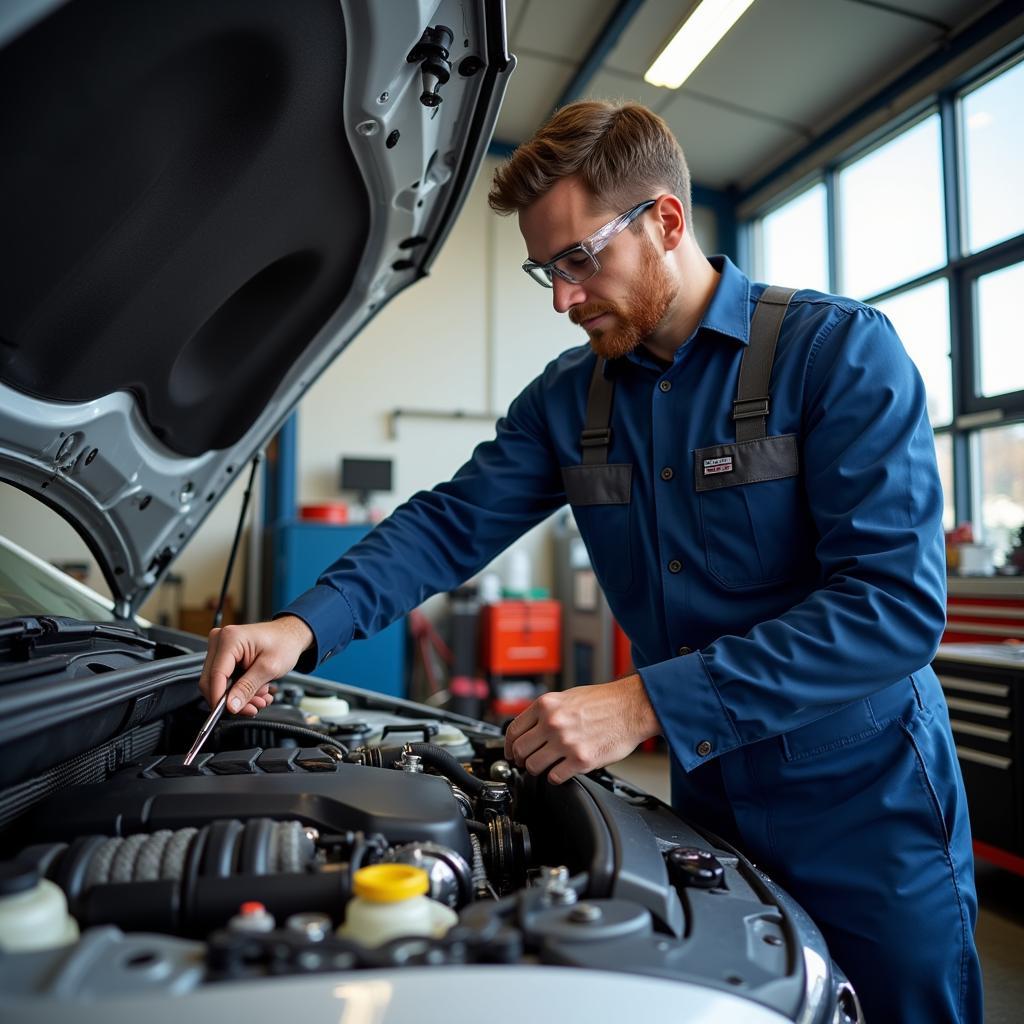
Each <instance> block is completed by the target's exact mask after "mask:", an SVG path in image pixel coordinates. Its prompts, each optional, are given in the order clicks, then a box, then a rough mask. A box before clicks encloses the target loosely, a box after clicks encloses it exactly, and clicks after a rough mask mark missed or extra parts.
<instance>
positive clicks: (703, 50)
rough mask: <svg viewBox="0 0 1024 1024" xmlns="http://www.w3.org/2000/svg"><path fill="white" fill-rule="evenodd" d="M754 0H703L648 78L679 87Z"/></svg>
mask: <svg viewBox="0 0 1024 1024" xmlns="http://www.w3.org/2000/svg"><path fill="white" fill-rule="evenodd" d="M753 2H754V0H702V2H701V3H700V4H698V5H697V9H696V10H695V11H694V12H693V13H692V14H691V15H690V16H689V17H688V18H687V19H686V21H684V22H683V27H682V28H681V29H680V30H679V31H678V32H677V33H676V34H675V35H674V36H673V37H672V39H671V41H670V42H669V44H668V46H666V47H665V49H664V50H662V51H661V53H659V54H658V59H657V60H656V61H655V62H654V63H653V64H652V65H651V66H650V67H649V68H648V69H647V74H645V75H644V81H645V82H649V83H650V84H651V85H664V86H666V87H668V88H669V89H678V88H679V86H681V85H682V84H683V82H685V81H686V79H687V78H689V77H690V75H691V74H693V72H694V71H695V70H696V68H697V66H698V65H699V64H700V62H701V61H702V60H703V59H704V58H705V57H706V56H707V55H708V54H709V53H710V52H711V51H712V50H713V49H714V48H715V47H716V46H717V45H718V43H719V40H720V39H721V38H722V36H724V35H725V33H726V32H728V31H729V29H731V28H732V27H733V25H735V24H736V22H737V21H739V19H740V17H741V16H742V14H743V12H744V11H745V10H746V9H747V8H748V7H749V6H750V5H751V4H752V3H753Z"/></svg>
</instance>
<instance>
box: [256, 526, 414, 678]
mask: <svg viewBox="0 0 1024 1024" xmlns="http://www.w3.org/2000/svg"><path fill="white" fill-rule="evenodd" d="M370 529H371V527H370V526H367V525H364V524H359V525H352V526H331V525H327V524H325V523H305V522H301V521H296V522H289V523H283V524H281V525H279V526H275V527H273V528H272V529H271V530H269V531H268V533H269V536H268V540H269V545H268V546H269V549H270V552H271V565H272V566H273V578H272V582H271V594H270V597H271V602H270V603H271V606H272V607H271V611H277V610H278V609H280V608H282V607H283V606H284V605H286V604H287V603H288V602H289V601H292V600H294V599H295V598H296V597H298V596H299V594H301V593H302V592H303V591H304V590H308V589H309V588H310V587H312V586H313V585H314V584H315V583H316V579H317V577H318V576H319V575H320V573H321V572H322V571H323V570H324V569H325V568H326V567H327V566H328V565H330V564H331V563H332V562H334V561H335V560H337V559H338V558H339V557H341V555H342V554H343V553H344V552H345V551H347V550H348V549H349V548H350V547H352V545H353V544H355V543H356V542H357V541H359V540H361V539H362V538H363V537H365V536H366V534H368V533H369V532H370ZM405 632H406V627H405V619H404V618H402V619H399V621H398V622H394V623H392V624H391V625H390V626H388V628H387V629H385V630H383V631H382V632H380V633H378V634H377V635H376V636H374V637H371V638H370V639H369V640H355V641H353V642H352V643H351V644H349V646H348V647H347V648H346V649H345V650H344V651H342V652H341V653H340V654H336V655H335V656H334V657H333V658H330V659H329V660H328V661H326V662H325V663H324V664H323V665H321V666H320V667H319V668H318V669H317V670H316V671H315V672H314V673H313V674H314V675H316V676H320V677H321V678H323V679H333V680H335V681H336V682H340V683H349V684H351V685H353V686H364V687H366V689H368V690H376V691H377V692H378V693H385V694H388V695H389V696H394V697H404V696H405Z"/></svg>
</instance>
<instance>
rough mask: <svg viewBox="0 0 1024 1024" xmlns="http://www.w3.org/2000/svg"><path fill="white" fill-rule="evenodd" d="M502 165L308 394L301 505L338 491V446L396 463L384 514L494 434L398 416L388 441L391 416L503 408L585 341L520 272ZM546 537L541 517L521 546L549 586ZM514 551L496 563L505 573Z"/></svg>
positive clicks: (470, 423)
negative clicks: (496, 188) (497, 203)
mask: <svg viewBox="0 0 1024 1024" xmlns="http://www.w3.org/2000/svg"><path fill="white" fill-rule="evenodd" d="M495 166H496V165H495V163H494V162H493V161H488V162H487V163H486V164H485V166H484V168H483V170H482V171H481V173H480V176H479V178H478V179H477V181H476V184H475V185H474V188H473V190H472V192H471V194H470V196H469V197H468V199H467V202H466V205H465V207H464V209H463V212H462V215H461V216H460V218H459V220H458V222H457V223H456V225H455V228H454V230H453V231H452V233H451V235H450V236H449V238H448V241H447V243H446V244H445V246H444V248H443V249H442V251H441V254H440V256H439V257H438V259H437V260H436V262H435V263H434V266H433V269H432V271H431V274H430V277H428V278H427V279H425V280H423V281H420V282H419V283H418V284H416V285H414V286H413V287H412V288H410V289H408V290H407V291H405V292H403V293H402V294H401V295H399V296H398V297H397V298H396V299H395V300H394V301H393V302H392V303H391V304H390V305H389V306H388V307H387V308H386V309H384V310H383V311H382V312H381V313H380V314H379V315H378V316H377V317H376V319H375V320H374V321H373V322H372V323H371V324H370V325H369V327H367V328H366V330H364V332H363V333H362V334H361V335H360V336H359V337H358V338H356V340H355V341H354V342H352V344H351V345H349V347H348V348H347V349H346V350H345V352H344V353H343V354H342V356H341V357H340V358H339V359H338V360H337V361H336V362H335V363H334V365H333V366H331V368H330V369H329V370H328V371H327V372H326V373H325V374H324V375H323V376H322V377H321V378H320V380H319V381H318V382H317V383H316V384H315V385H314V386H313V387H312V388H311V389H310V391H309V393H308V394H307V395H306V397H305V398H304V399H303V401H302V405H301V406H300V409H299V441H298V446H299V481H298V492H299V500H300V502H315V501H321V500H330V499H337V498H338V492H337V479H338V467H339V460H340V457H341V456H342V455H350V456H365V457H371V458H390V459H393V460H394V493H392V494H390V495H379V496H377V499H376V501H375V504H377V505H379V506H380V507H381V508H382V509H383V510H384V511H390V510H391V509H392V508H394V507H395V506H396V505H398V504H399V503H400V502H402V501H404V500H405V499H406V498H407V497H408V496H409V495H411V494H413V493H414V492H415V491H417V490H421V489H423V488H429V487H431V486H433V485H434V484H435V483H438V482H439V481H441V480H445V479H447V478H448V477H450V476H451V474H452V473H453V472H454V471H455V470H456V469H458V468H459V466H460V465H462V463H463V462H464V461H465V460H466V458H468V456H469V454H470V453H471V452H472V450H473V447H474V445H476V444H477V443H478V442H480V441H483V440H486V439H488V438H490V437H493V436H494V424H493V422H492V421H486V422H481V421H475V420H463V421H460V420H457V419H450V420H433V419H417V418H412V417H410V418H408V419H406V418H401V419H399V421H398V427H397V437H396V438H395V439H391V438H390V437H389V436H388V413H389V412H390V411H391V410H393V409H396V408H417V409H429V410H436V411H451V412H454V411H455V410H462V411H465V412H475V413H481V412H483V413H495V414H500V413H502V412H504V410H505V409H506V407H507V406H508V404H509V402H510V401H511V400H512V399H513V398H514V397H515V396H516V395H517V394H518V393H519V391H520V390H521V389H522V388H523V387H524V386H525V385H526V384H527V383H528V382H529V381H530V380H531V379H532V378H533V377H535V376H536V375H537V374H538V373H539V372H540V371H541V370H542V369H543V368H544V366H545V364H546V363H547V362H548V361H549V360H550V359H552V358H553V357H554V356H556V355H557V354H558V353H559V352H561V351H563V350H564V349H566V348H568V347H569V346H571V345H574V344H579V343H580V342H581V341H582V340H583V336H582V334H581V333H580V331H579V329H578V328H574V327H573V326H572V325H571V324H569V323H568V321H567V320H566V319H565V318H564V317H559V316H556V315H555V314H554V313H553V311H552V309H551V304H550V295H551V293H550V292H548V291H546V290H544V289H541V288H538V287H537V285H536V284H534V283H533V282H531V281H530V280H529V278H527V276H526V275H525V274H524V273H523V272H522V270H521V269H520V267H521V264H522V262H523V260H524V259H525V255H526V253H525V247H524V245H523V240H522V236H521V235H520V234H519V230H518V227H517V226H516V219H515V218H514V217H512V218H503V217H497V216H495V215H494V214H493V213H491V211H490V210H489V209H488V207H487V191H488V188H489V187H490V179H491V174H492V173H493V169H494V167H495ZM546 537H547V526H546V524H542V525H541V526H540V527H538V528H537V529H535V530H533V531H531V533H530V534H529V535H527V537H525V538H524V539H523V540H522V541H520V542H519V544H518V545H517V546H525V548H526V549H527V550H528V552H529V553H530V555H531V558H532V559H533V562H534V567H535V568H534V576H533V581H534V583H535V585H538V586H548V587H550V586H551V585H552V582H553V580H552V573H551V565H550V559H549V557H548V551H547V544H546ZM508 557H509V554H508V553H506V554H505V555H504V556H502V557H500V558H499V559H498V560H497V561H496V563H495V566H494V568H495V569H496V570H497V571H498V572H502V571H503V570H504V566H505V563H506V561H507V559H508Z"/></svg>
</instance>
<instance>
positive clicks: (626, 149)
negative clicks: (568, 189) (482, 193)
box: [487, 100, 691, 225]
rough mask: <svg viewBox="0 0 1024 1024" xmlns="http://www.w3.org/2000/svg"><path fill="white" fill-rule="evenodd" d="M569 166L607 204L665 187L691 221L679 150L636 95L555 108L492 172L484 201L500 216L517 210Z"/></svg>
mask: <svg viewBox="0 0 1024 1024" xmlns="http://www.w3.org/2000/svg"><path fill="white" fill-rule="evenodd" d="M572 174H577V175H579V177H580V180H581V181H582V182H583V184H584V185H585V186H586V187H587V189H588V190H589V191H590V192H591V193H592V194H593V195H594V197H595V199H596V200H597V202H598V205H599V206H601V207H602V208H605V209H607V210H625V209H627V208H628V207H629V206H631V205H633V204H634V203H638V202H642V201H643V200H644V199H651V198H653V197H654V196H655V195H656V194H657V193H658V192H665V191H668V192H671V193H672V194H673V195H675V196H676V197H678V199H679V201H680V202H681V203H682V204H683V213H684V214H685V215H686V223H687V225H689V224H690V223H691V219H690V218H691V201H690V169H689V168H688V167H687V166H686V157H684V156H683V151H682V148H681V147H680V145H679V143H678V142H677V141H676V138H675V136H674V135H673V134H672V132H671V131H670V130H669V127H668V125H667V124H665V122H664V121H663V120H662V119H661V118H660V117H658V115H657V114H655V113H653V112H652V111H650V110H648V109H647V108H646V107H643V106H641V105H640V104H638V103H612V102H609V101H608V100H581V101H580V102H579V103H570V104H569V105H568V106H566V107H562V108H561V109H560V110H557V111H555V113H554V114H552V116H551V117H550V119H549V120H548V121H547V123H546V124H544V125H543V126H542V127H541V128H540V129H539V130H538V131H537V133H536V134H535V135H534V136H533V138H532V139H530V141H529V142H524V143H523V144H522V145H521V146H518V147H517V148H516V150H515V151H514V152H513V153H512V155H511V156H510V157H509V158H508V159H507V160H506V161H505V162H504V163H503V164H502V165H501V166H500V167H499V168H498V169H497V170H496V171H495V172H494V181H493V183H492V184H491V191H490V193H489V194H488V196H487V202H488V204H489V205H490V207H491V209H492V210H494V212H495V213H500V214H502V215H503V216H508V215H509V214H512V213H518V212H519V211H520V210H522V209H525V208H526V207H527V206H530V205H531V204H532V203H533V202H534V201H535V200H537V199H539V198H540V197H541V196H542V195H544V193H545V192H547V191H548V189H550V188H551V187H552V186H553V185H554V184H555V183H556V182H558V181H559V180H560V179H562V178H566V177H568V176H569V175H572Z"/></svg>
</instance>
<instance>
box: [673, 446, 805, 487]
mask: <svg viewBox="0 0 1024 1024" xmlns="http://www.w3.org/2000/svg"><path fill="white" fill-rule="evenodd" d="M799 473H800V450H799V448H798V446H797V442H796V435H795V434H782V435H780V436H778V437H758V438H754V439H753V440H751V441H735V442H733V443H731V444H713V445H710V446H709V447H707V448H698V449H696V451H694V453H693V488H694V490H695V491H717V490H720V489H721V488H723V487H739V486H741V485H743V484H756V483H759V482H760V481H762V480H782V479H784V478H785V477H788V476H797V475H799Z"/></svg>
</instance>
